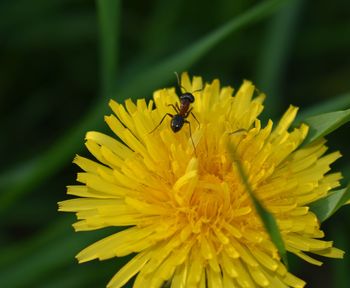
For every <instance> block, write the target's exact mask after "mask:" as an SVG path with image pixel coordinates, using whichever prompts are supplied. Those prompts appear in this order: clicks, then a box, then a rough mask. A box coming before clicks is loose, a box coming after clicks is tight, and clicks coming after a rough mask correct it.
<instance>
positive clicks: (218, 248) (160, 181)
mask: <svg viewBox="0 0 350 288" xmlns="http://www.w3.org/2000/svg"><path fill="white" fill-rule="evenodd" d="M181 85H182V87H183V89H184V90H186V91H187V92H190V93H192V94H193V96H194V97H195V101H194V103H191V104H190V107H192V108H193V110H192V111H191V112H193V114H191V113H187V114H186V115H185V114H184V115H182V116H183V118H184V119H182V120H186V121H188V123H186V121H185V122H184V126H183V127H182V129H181V130H180V131H179V132H177V133H174V132H173V131H172V129H171V127H170V125H171V124H170V123H171V120H173V119H174V118H173V117H172V116H171V115H176V114H180V113H179V111H178V108H177V106H176V104H175V103H178V101H179V98H178V95H176V92H175V89H173V88H171V89H162V90H159V91H156V92H155V93H154V103H153V101H150V102H149V103H148V104H147V103H146V102H145V100H144V99H141V100H137V102H136V103H133V102H132V101H131V100H127V101H126V102H125V106H123V105H121V104H118V103H116V102H114V101H111V102H110V106H111V108H112V110H113V112H114V115H110V116H106V117H105V120H106V122H107V124H108V126H109V127H110V128H111V130H112V131H113V132H114V133H115V135H116V136H117V137H119V139H120V141H119V140H117V139H115V138H113V137H110V136H107V135H105V134H102V133H99V132H88V133H87V135H86V146H87V148H88V150H89V151H90V152H91V153H92V154H93V155H94V157H95V158H96V159H97V161H93V160H89V159H86V158H83V157H80V156H77V157H76V158H75V159H74V162H75V163H76V164H77V165H79V166H80V167H81V168H82V169H83V171H84V172H81V173H78V178H77V180H78V182H80V183H81V185H74V186H69V187H68V192H67V193H68V194H71V195H75V196H78V197H79V198H76V199H72V200H66V201H63V202H61V203H59V204H60V208H59V209H60V210H61V211H69V212H76V214H77V218H78V219H79V221H78V222H77V223H75V224H74V228H75V230H77V231H82V230H94V229H100V228H103V227H108V226H126V228H125V230H123V231H122V232H118V233H115V234H113V235H111V236H109V237H107V238H105V239H102V240H100V241H98V242H97V243H95V244H92V245H91V246H89V247H87V248H86V249H84V250H83V251H81V252H80V253H79V254H78V255H77V258H78V260H79V262H85V261H89V260H92V259H96V258H97V259H100V260H103V259H108V258H112V257H122V256H125V255H128V254H131V253H136V256H134V257H133V258H132V259H131V260H130V261H129V262H128V263H127V264H126V265H125V266H124V267H123V268H122V269H121V270H119V271H118V272H117V273H116V275H115V276H114V277H113V279H112V280H111V281H110V282H109V284H108V287H123V285H124V284H125V283H127V282H128V281H129V280H130V279H131V278H132V277H134V276H135V275H136V279H135V282H134V287H161V286H162V285H163V283H164V282H170V283H171V287H258V286H259V287H260V286H262V287H286V286H291V287H303V286H304V284H305V283H304V282H303V281H302V280H301V279H299V278H297V277H296V276H294V275H292V274H291V273H289V272H288V271H287V269H286V268H285V266H284V264H283V263H282V262H281V261H280V255H279V254H278V251H277V249H276V247H275V246H274V245H273V243H272V242H271V240H270V238H269V235H268V233H267V232H266V231H265V228H264V225H263V224H262V222H261V219H260V217H259V215H258V214H257V213H256V211H255V209H254V206H253V204H252V201H251V199H250V197H249V194H248V193H247V190H246V187H245V185H244V183H243V181H242V179H241V177H240V174H239V172H238V171H237V166H236V161H240V163H241V164H242V166H243V167H244V170H245V172H246V174H247V178H248V180H249V183H250V185H251V187H252V189H253V191H254V194H255V195H256V197H257V198H258V199H259V200H260V201H261V203H262V204H263V205H264V206H265V207H266V209H267V210H268V211H270V212H271V213H272V214H273V215H274V217H275V219H276V221H277V224H278V227H279V229H280V233H281V235H282V238H283V240H284V243H285V246H286V249H287V251H289V252H291V253H293V254H296V255H297V256H299V257H300V258H302V259H304V260H306V261H308V262H310V263H313V264H316V265H320V264H321V262H319V261H318V260H315V259H313V258H311V256H310V255H309V254H310V253H313V254H317V255H322V256H327V257H335V258H340V257H342V251H340V250H338V249H336V248H334V247H333V246H332V242H330V241H324V240H320V238H323V237H324V233H323V232H322V231H321V230H320V224H319V222H318V220H317V218H316V216H315V215H314V214H313V213H312V212H311V211H310V210H309V207H308V204H309V203H311V202H313V201H315V200H317V199H320V198H322V197H324V196H325V195H327V193H328V192H329V191H330V190H331V189H332V188H334V187H336V186H338V185H339V182H338V181H339V179H340V178H341V175H340V174H339V173H328V172H329V171H330V164H331V163H332V162H334V161H335V160H336V159H337V158H339V157H340V154H339V152H333V153H330V154H325V152H326V150H327V147H326V146H325V141H324V140H320V141H317V142H314V143H312V144H310V145H308V146H305V147H302V148H298V147H299V146H300V144H301V143H302V142H303V140H304V139H305V137H306V135H307V133H308V127H307V126H306V125H304V124H302V125H300V127H298V128H295V129H293V130H292V131H289V127H290V125H291V123H292V121H293V119H294V118H295V116H296V113H297V108H296V107H293V106H290V107H289V109H288V110H287V111H286V112H285V114H284V115H283V117H282V118H281V120H280V121H279V122H278V124H277V125H275V127H273V123H272V121H271V120H270V121H268V123H267V125H266V126H265V127H262V125H261V122H260V121H259V120H258V116H259V114H260V113H261V112H262V110H263V104H262V103H263V100H264V95H263V94H260V95H258V96H257V97H255V98H253V94H254V93H255V88H254V86H253V84H252V83H250V82H248V81H244V82H243V84H242V86H241V87H240V89H239V90H238V91H237V92H236V93H235V94H234V95H233V89H232V88H231V87H223V88H220V83H219V81H218V80H214V81H213V82H212V83H210V84H205V86H203V83H202V79H201V78H200V77H194V78H193V80H192V81H191V80H190V78H189V76H188V75H187V74H186V73H184V74H182V77H181ZM193 91H196V92H193ZM184 92H185V91H182V93H184ZM154 104H155V107H156V108H154V107H153V105H154ZM170 104H172V105H174V107H172V106H171V105H170ZM180 108H181V107H180ZM188 108H189V107H188ZM174 109H175V110H177V111H174ZM186 111H187V112H189V110H186ZM167 113H169V114H171V115H168V116H165V115H167ZM163 117H164V119H163ZM171 118H173V119H171ZM162 119H163V121H161V120H162ZM160 122H162V123H160ZM158 125H159V126H158ZM157 126H158V127H157ZM150 132H152V133H150ZM228 145H232V146H233V147H235V151H236V153H235V154H236V155H235V156H236V159H235V160H233V159H232V157H231V155H230V149H228Z"/></svg>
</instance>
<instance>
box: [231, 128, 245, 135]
mask: <svg viewBox="0 0 350 288" xmlns="http://www.w3.org/2000/svg"><path fill="white" fill-rule="evenodd" d="M240 132H246V133H247V130H246V129H244V128H242V129H238V130H236V131H233V132H230V133H228V135H233V134H236V133H240Z"/></svg>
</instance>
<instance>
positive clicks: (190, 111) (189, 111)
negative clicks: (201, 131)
mask: <svg viewBox="0 0 350 288" xmlns="http://www.w3.org/2000/svg"><path fill="white" fill-rule="evenodd" d="M192 109H193V107H191V108H190V110H188V111H187V113H186V114H185V117H184V118H187V117H188V115H190V114H191V115H192V117H193V118H194V120H196V121H197V123H198V125H199V126H201V123H199V121H198V119H197V117H196V116H195V115H194V114H193V112H192Z"/></svg>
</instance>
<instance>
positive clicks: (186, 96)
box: [180, 92, 194, 103]
mask: <svg viewBox="0 0 350 288" xmlns="http://www.w3.org/2000/svg"><path fill="white" fill-rule="evenodd" d="M180 100H187V101H189V102H190V103H193V102H194V96H193V95H192V94H191V93H188V92H186V93H184V94H181V95H180Z"/></svg>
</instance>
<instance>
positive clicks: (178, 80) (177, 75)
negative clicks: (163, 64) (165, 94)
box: [174, 71, 187, 92]
mask: <svg viewBox="0 0 350 288" xmlns="http://www.w3.org/2000/svg"><path fill="white" fill-rule="evenodd" d="M174 73H175V75H176V79H177V85H178V86H179V87H180V88H182V89H183V90H184V91H185V92H187V90H186V89H185V88H184V87H183V86H182V85H181V83H180V78H179V74H177V72H176V71H175V72H174Z"/></svg>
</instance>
